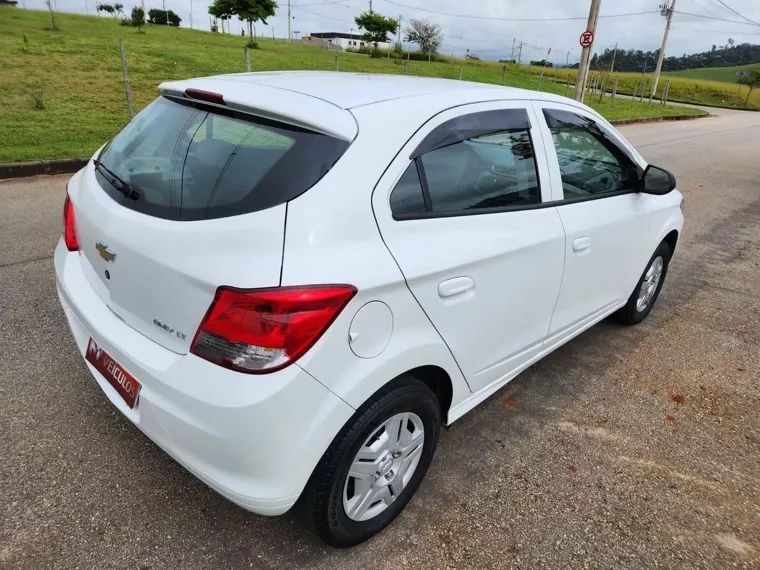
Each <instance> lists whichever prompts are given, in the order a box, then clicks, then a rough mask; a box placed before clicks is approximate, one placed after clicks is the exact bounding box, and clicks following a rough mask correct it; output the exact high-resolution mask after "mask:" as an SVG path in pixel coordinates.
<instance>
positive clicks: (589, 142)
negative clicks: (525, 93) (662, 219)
mask: <svg viewBox="0 0 760 570" xmlns="http://www.w3.org/2000/svg"><path fill="white" fill-rule="evenodd" d="M535 106H536V110H537V114H538V115H539V116H538V118H539V125H540V127H541V129H542V130H543V131H544V135H545V136H544V140H545V141H546V150H547V157H548V160H549V164H550V171H551V175H552V188H553V192H554V195H553V199H554V201H555V204H556V206H557V211H558V212H559V215H560V218H561V219H562V224H563V226H564V228H565V231H566V234H567V247H566V257H565V273H564V278H563V281H562V291H561V292H560V296H559V299H558V301H557V308H556V310H555V313H554V318H553V320H552V326H551V332H550V336H551V339H550V342H552V341H555V340H556V341H558V342H561V340H562V339H563V338H565V337H566V336H572V334H574V332H576V331H577V330H580V329H582V328H584V327H585V326H587V325H588V324H589V323H591V322H593V321H595V320H598V319H599V318H601V317H603V316H604V315H605V314H607V313H609V312H610V311H611V310H612V309H614V308H616V307H618V306H620V305H621V304H623V303H624V302H625V301H626V300H627V299H628V297H629V295H630V294H631V292H632V291H633V287H634V285H635V283H636V281H637V279H638V278H639V276H640V275H641V272H642V271H643V270H644V266H645V264H646V262H647V260H648V259H649V256H650V255H651V254H652V252H651V251H648V250H647V244H649V243H650V239H649V234H650V231H651V212H652V201H651V198H650V197H649V196H647V195H646V194H643V193H641V192H639V191H638V188H639V183H638V181H639V176H640V174H641V172H642V168H641V165H640V164H639V160H640V159H639V158H638V156H637V155H636V153H635V151H633V149H632V148H630V145H628V143H627V142H625V141H624V140H623V139H622V138H621V137H620V136H619V135H618V134H617V133H616V132H615V131H614V130H613V129H612V128H611V127H609V126H608V125H606V124H605V123H604V121H602V120H601V119H600V118H598V117H596V116H594V115H592V114H591V113H588V112H586V111H585V110H583V109H579V108H577V107H573V106H569V105H563V104H562V103H548V102H547V103H543V102H542V103H538V102H536V103H535Z"/></svg>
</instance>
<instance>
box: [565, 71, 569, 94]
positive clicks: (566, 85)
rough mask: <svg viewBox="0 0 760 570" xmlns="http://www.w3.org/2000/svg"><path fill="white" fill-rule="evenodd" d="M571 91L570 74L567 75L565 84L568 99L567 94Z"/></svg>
mask: <svg viewBox="0 0 760 570" xmlns="http://www.w3.org/2000/svg"><path fill="white" fill-rule="evenodd" d="M569 90H570V74H569V73H568V74H567V83H566V84H565V97H567V92H568V91H569Z"/></svg>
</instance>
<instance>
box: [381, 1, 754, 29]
mask: <svg viewBox="0 0 760 570" xmlns="http://www.w3.org/2000/svg"><path fill="white" fill-rule="evenodd" d="M386 1H388V0H386ZM675 13H676V14H682V15H684V16H694V17H695V18H706V19H708V20H720V21H721V22H731V23H732V24H741V25H743V26H760V24H750V23H749V22H740V21H738V20H729V19H727V18H718V17H717V16H707V15H705V14H692V13H691V12H682V11H681V10H676V11H675Z"/></svg>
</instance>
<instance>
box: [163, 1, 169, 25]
mask: <svg viewBox="0 0 760 570" xmlns="http://www.w3.org/2000/svg"><path fill="white" fill-rule="evenodd" d="M163 3H164V14H166V25H167V26H168V25H169V12H168V11H167V10H166V0H163Z"/></svg>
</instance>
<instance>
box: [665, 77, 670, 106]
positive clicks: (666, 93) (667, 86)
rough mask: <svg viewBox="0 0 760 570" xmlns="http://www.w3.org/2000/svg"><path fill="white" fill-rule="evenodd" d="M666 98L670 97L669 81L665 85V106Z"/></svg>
mask: <svg viewBox="0 0 760 570" xmlns="http://www.w3.org/2000/svg"><path fill="white" fill-rule="evenodd" d="M668 97H670V79H668V82H667V83H666V84H665V104H666V105H667V104H668Z"/></svg>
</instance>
